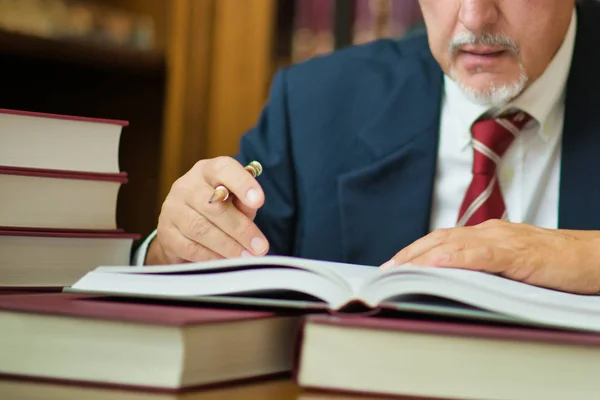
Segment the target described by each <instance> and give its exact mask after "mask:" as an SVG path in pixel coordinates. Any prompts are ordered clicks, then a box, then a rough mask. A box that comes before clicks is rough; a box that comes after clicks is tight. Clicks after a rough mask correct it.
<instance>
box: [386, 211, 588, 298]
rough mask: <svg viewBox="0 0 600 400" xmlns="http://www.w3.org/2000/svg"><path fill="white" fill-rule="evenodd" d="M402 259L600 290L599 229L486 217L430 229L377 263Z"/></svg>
mask: <svg viewBox="0 0 600 400" xmlns="http://www.w3.org/2000/svg"><path fill="white" fill-rule="evenodd" d="M403 263H412V264H415V265H432V266H437V267H450V268H462V269H470V270H479V271H484V272H489V273H494V274H499V275H501V276H504V277H506V278H509V279H513V280H517V281H522V282H525V283H528V284H532V285H536V286H543V287H547V288H551V289H556V290H562V291H566V292H573V293H580V294H595V293H599V292H600V233H598V232H591V231H571V230H553V229H544V228H538V227H535V226H531V225H525V224H515V223H510V222H505V221H500V220H490V221H487V222H484V223H482V224H480V225H477V226H472V227H458V228H448V229H439V230H436V231H434V232H432V233H430V234H429V235H427V236H425V237H423V238H421V239H419V240H417V241H415V242H414V243H412V244H411V245H409V246H407V247H406V248H404V249H403V250H401V251H400V252H399V253H397V254H396V255H395V256H394V257H393V258H392V259H391V260H390V261H388V262H387V263H385V264H383V265H382V266H381V268H383V269H387V268H398V267H401V264H403Z"/></svg>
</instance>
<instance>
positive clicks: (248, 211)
mask: <svg viewBox="0 0 600 400" xmlns="http://www.w3.org/2000/svg"><path fill="white" fill-rule="evenodd" d="M233 205H234V206H235V208H237V209H238V210H240V212H241V213H242V214H244V215H245V216H246V217H248V218H249V219H251V220H252V221H254V218H255V217H256V212H257V211H258V210H257V209H256V208H251V207H248V206H246V205H245V204H244V203H243V202H241V201H240V200H239V199H238V198H237V197H234V198H233Z"/></svg>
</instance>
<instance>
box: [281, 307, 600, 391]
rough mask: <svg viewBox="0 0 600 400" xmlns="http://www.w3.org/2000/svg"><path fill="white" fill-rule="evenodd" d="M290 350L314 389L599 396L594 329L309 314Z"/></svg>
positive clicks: (599, 359) (599, 340)
mask: <svg viewBox="0 0 600 400" xmlns="http://www.w3.org/2000/svg"><path fill="white" fill-rule="evenodd" d="M295 349H296V356H295V359H294V368H293V374H294V379H295V380H296V382H297V383H298V384H299V385H300V386H301V387H303V388H307V389H313V390H323V391H333V392H346V393H356V394H364V393H368V394H371V395H372V394H377V395H391V396H400V397H402V396H408V397H410V398H412V396H416V397H422V398H440V399H484V398H489V399H492V398H494V399H495V398H505V399H509V398H510V399H516V398H557V399H558V398H573V397H577V398H595V397H597V394H596V393H597V371H598V369H599V368H600V334H596V333H587V332H574V331H560V330H550V329H541V328H540V329H535V328H523V327H518V326H511V325H492V324H478V323H467V322H450V321H442V320H439V321H433V320H430V321H426V320H416V319H403V318H375V317H353V316H323V315H313V316H309V317H307V318H306V319H305V320H304V323H303V327H302V335H300V336H299V337H298V338H297V340H296V347H295ZM573 368H576V372H575V371H574V369H573ZM575 394H576V395H575Z"/></svg>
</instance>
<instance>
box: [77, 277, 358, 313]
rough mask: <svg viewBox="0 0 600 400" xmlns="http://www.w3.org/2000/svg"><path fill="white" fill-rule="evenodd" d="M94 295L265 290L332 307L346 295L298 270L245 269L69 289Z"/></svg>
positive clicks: (83, 282) (106, 280)
mask: <svg viewBox="0 0 600 400" xmlns="http://www.w3.org/2000/svg"><path fill="white" fill-rule="evenodd" d="M72 288H73V289H76V290H83V291H93V292H106V293H123V294H145V295H160V296H210V295H228V294H238V293H243V292H254V291H266V290H293V291H297V292H300V293H306V294H309V295H311V296H314V297H317V298H320V299H322V300H324V301H325V302H327V303H328V304H331V305H332V307H335V306H337V305H338V304H343V303H344V302H345V301H346V299H347V298H348V295H349V294H348V292H347V291H345V290H344V289H343V288H340V287H339V286H337V285H336V284H335V283H333V282H332V281H330V280H328V279H326V278H324V277H323V276H321V275H318V274H314V273H312V272H309V271H303V270H298V269H270V270H268V271H267V270H261V269H248V270H240V271H232V272H229V273H216V274H207V275H193V274H192V275H187V274H183V275H177V274H174V275H167V274H156V273H154V274H127V273H120V274H114V273H110V272H107V271H106V270H104V271H98V272H94V273H89V274H87V275H86V276H84V277H83V278H82V279H80V280H79V281H78V282H77V283H75V284H74V285H73V286H72Z"/></svg>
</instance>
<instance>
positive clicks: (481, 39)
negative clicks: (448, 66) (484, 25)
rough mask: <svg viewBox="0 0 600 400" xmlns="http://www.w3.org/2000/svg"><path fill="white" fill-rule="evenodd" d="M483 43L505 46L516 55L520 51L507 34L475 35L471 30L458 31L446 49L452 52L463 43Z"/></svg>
mask: <svg viewBox="0 0 600 400" xmlns="http://www.w3.org/2000/svg"><path fill="white" fill-rule="evenodd" d="M469 44H470V45H485V46H498V47H505V48H506V49H508V50H509V51H511V52H513V53H515V54H516V55H518V54H519V53H520V49H519V46H518V45H517V44H516V43H515V42H514V41H513V40H512V39H511V38H510V37H508V36H506V35H502V34H492V33H482V34H480V35H475V34H474V33H472V32H464V33H460V34H458V35H456V36H454V37H453V38H452V40H451V41H450V45H449V46H448V51H449V52H450V54H454V52H456V50H457V49H459V48H460V47H462V46H464V45H469Z"/></svg>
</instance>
